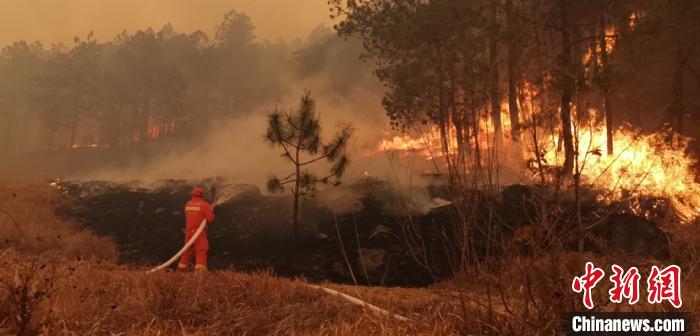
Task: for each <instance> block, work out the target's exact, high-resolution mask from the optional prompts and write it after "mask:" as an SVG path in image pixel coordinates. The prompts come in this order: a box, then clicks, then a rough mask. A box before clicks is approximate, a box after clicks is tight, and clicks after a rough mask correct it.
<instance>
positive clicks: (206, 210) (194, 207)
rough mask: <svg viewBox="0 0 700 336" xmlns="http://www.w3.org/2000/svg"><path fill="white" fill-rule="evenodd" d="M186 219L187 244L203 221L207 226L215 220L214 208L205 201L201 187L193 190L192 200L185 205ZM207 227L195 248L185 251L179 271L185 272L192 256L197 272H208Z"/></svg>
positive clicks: (196, 242)
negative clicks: (205, 221)
mask: <svg viewBox="0 0 700 336" xmlns="http://www.w3.org/2000/svg"><path fill="white" fill-rule="evenodd" d="M185 218H186V219H187V225H186V227H185V243H187V242H188V241H189V240H190V238H192V236H194V233H195V232H197V229H199V225H200V224H201V223H202V220H204V219H206V220H207V224H209V223H211V222H212V221H213V220H214V208H213V207H212V206H211V204H209V203H207V201H205V200H204V190H202V188H200V187H196V188H194V189H193V190H192V199H191V200H190V201H189V202H187V204H185ZM208 229H209V228H208V227H206V228H205V229H204V232H202V234H201V235H200V236H199V238H197V240H196V241H195V242H194V245H193V247H194V248H189V249H188V250H187V251H185V254H183V255H182V258H181V259H180V264H179V265H178V266H177V268H178V270H185V269H187V266H188V265H189V264H190V260H192V254H194V258H195V266H194V269H195V270H196V271H206V270H207V251H208V250H209V241H208V240H207V230H208Z"/></svg>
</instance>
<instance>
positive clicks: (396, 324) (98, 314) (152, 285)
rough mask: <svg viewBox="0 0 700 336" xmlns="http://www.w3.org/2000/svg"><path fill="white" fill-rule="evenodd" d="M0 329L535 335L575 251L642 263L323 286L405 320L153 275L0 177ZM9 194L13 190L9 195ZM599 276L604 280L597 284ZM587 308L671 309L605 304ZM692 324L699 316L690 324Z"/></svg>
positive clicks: (269, 289)
mask: <svg viewBox="0 0 700 336" xmlns="http://www.w3.org/2000/svg"><path fill="white" fill-rule="evenodd" d="M0 182H1V183H2V185H0V201H2V198H3V197H4V195H9V194H11V193H13V192H14V193H16V195H17V196H16V197H12V198H11V200H7V201H5V203H3V204H2V207H1V208H0V209H3V210H6V211H8V212H10V213H11V214H12V215H13V217H14V219H15V221H16V222H17V225H19V227H20V229H18V228H17V227H16V226H15V224H14V223H13V222H12V221H11V220H9V219H8V218H3V219H0V230H2V232H4V233H7V234H6V235H5V237H6V238H5V241H4V242H0V244H1V245H0V335H4V334H12V335H14V334H25V335H38V334H43V335H222V334H223V335H455V334H462V335H465V334H492V335H523V334H525V335H536V334H547V335H551V334H556V333H557V330H558V324H559V318H560V317H561V314H562V313H563V312H566V311H572V310H584V309H583V308H582V306H581V303H580V296H578V295H576V294H574V293H573V292H572V291H571V289H570V284H571V278H572V276H573V275H578V274H580V273H581V272H582V270H583V266H582V265H583V263H584V261H585V260H593V261H595V262H596V265H597V266H599V267H603V268H604V269H605V268H607V267H608V265H609V264H610V263H612V262H616V263H618V264H622V265H625V266H632V265H635V266H638V267H639V268H640V270H642V269H644V268H647V265H651V264H652V262H650V261H649V262H646V261H645V262H641V261H639V260H629V261H621V260H611V259H605V258H598V257H595V256H592V255H578V254H574V253H564V252H558V253H555V252H553V251H540V253H539V254H538V255H537V256H536V257H520V256H514V257H512V258H501V259H499V260H494V261H493V262H492V263H490V264H489V265H488V267H489V271H483V269H482V271H478V270H477V269H474V270H472V271H469V272H465V273H464V274H462V275H460V276H459V277H457V278H455V279H454V280H453V281H450V282H446V283H441V284H437V285H435V286H433V287H431V288H415V289H410V288H377V287H360V286H343V285H336V284H324V286H327V287H330V288H333V289H336V290H339V291H341V292H344V293H346V294H349V295H352V296H354V297H357V298H360V299H362V300H365V301H367V302H370V303H372V304H374V305H377V306H379V307H382V308H384V309H387V310H389V311H390V312H392V313H397V314H401V315H403V316H406V317H408V319H409V321H408V322H402V321H398V320H394V319H392V318H388V317H384V316H381V315H378V314H375V313H373V312H370V311H368V310H365V309H364V308H362V307H358V306H355V305H352V304H350V303H347V302H345V301H343V300H341V299H340V298H338V297H335V296H330V295H327V294H325V293H323V292H321V291H318V290H315V289H311V288H309V287H306V286H305V283H306V281H305V280H303V279H298V280H289V279H283V278H278V277H274V276H272V275H271V274H269V273H255V274H244V273H235V272H229V271H222V272H209V273H205V274H198V273H173V272H161V273H155V274H145V273H144V271H145V269H142V268H133V267H125V266H118V265H116V264H115V263H114V260H116V259H115V257H116V252H115V251H116V249H115V248H114V246H113V244H111V243H110V242H109V241H108V240H106V239H103V238H99V237H95V236H93V235H92V234H90V233H89V232H85V231H81V230H79V229H76V227H75V226H74V225H73V224H71V223H67V222H64V221H61V220H59V219H57V218H56V217H55V216H54V213H53V211H54V209H55V208H56V207H57V206H58V205H59V204H60V202H61V199H60V197H59V196H58V195H57V194H56V193H55V192H54V191H53V189H51V188H50V187H49V186H48V182H31V181H30V182H26V181H25V182H7V181H0ZM10 197H11V196H10ZM677 230H679V232H675V233H673V236H674V237H676V238H675V239H674V240H673V246H672V248H673V255H674V260H673V262H675V263H678V264H680V265H681V266H682V267H683V271H684V279H683V300H684V306H683V310H684V311H700V297H699V294H698V293H699V292H700V291H699V290H700V280H699V279H698V274H699V273H700V267H697V266H698V263H699V262H698V259H697V255H698V254H697V249H698V246H700V244H698V242H700V238H699V237H698V233H697V232H696V231H697V230H696V229H694V228H692V227H684V228H677ZM601 284H603V283H601ZM605 286H606V285H601V286H600V288H596V293H597V294H596V295H597V296H596V302H597V303H599V304H600V306H599V307H598V308H597V310H605V311H614V310H628V311H629V310H635V311H664V310H671V308H670V307H669V306H667V305H646V304H637V305H635V306H629V305H614V304H607V303H606V300H607V298H606V295H605V294H606V293H607V288H606V287H605ZM696 324H697V321H696Z"/></svg>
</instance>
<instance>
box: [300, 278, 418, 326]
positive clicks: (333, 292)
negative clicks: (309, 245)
mask: <svg viewBox="0 0 700 336" xmlns="http://www.w3.org/2000/svg"><path fill="white" fill-rule="evenodd" d="M305 286H306V287H310V288H314V289H320V290H322V291H324V292H326V293H328V294H331V295H335V296H339V297H341V298H342V299H344V300H345V301H348V302H350V303H352V304H356V305H358V306H361V307H365V308H367V309H369V310H371V311H373V312H375V313H378V314H380V315H384V316H387V317H393V318H395V319H397V320H399V321H408V319H407V318H406V317H405V316H401V315H398V314H393V313H390V312H389V311H387V310H384V309H382V308H379V307H377V306H375V305H373V304H371V303H368V302H366V301H362V300H360V299H358V298H355V297H352V296H350V295H347V294H344V293H341V292H339V291H337V290H333V289H330V288H326V287H321V286H317V285H309V284H305Z"/></svg>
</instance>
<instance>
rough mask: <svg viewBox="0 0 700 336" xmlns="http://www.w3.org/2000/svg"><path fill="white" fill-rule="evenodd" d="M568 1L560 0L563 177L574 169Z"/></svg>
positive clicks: (572, 87)
mask: <svg viewBox="0 0 700 336" xmlns="http://www.w3.org/2000/svg"><path fill="white" fill-rule="evenodd" d="M566 2H567V0H559V10H560V15H561V44H562V54H561V60H562V69H561V70H562V71H561V73H562V76H563V78H562V80H561V86H562V87H561V111H560V118H561V128H562V137H563V140H564V166H563V167H562V169H563V171H562V175H563V176H565V175H569V174H571V171H572V170H573V168H574V139H573V132H572V130H571V96H572V95H573V92H574V79H573V76H572V75H571V31H570V29H571V27H570V24H569V12H568V8H567V3H566Z"/></svg>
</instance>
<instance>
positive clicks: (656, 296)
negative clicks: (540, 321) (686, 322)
mask: <svg viewBox="0 0 700 336" xmlns="http://www.w3.org/2000/svg"><path fill="white" fill-rule="evenodd" d="M611 268H612V272H613V274H612V275H611V276H610V282H611V283H612V287H611V288H610V290H609V291H608V294H609V295H610V301H611V302H613V303H622V301H623V300H624V299H627V302H628V303H629V304H635V303H637V302H639V281H640V278H641V275H640V273H639V270H638V269H637V268H636V267H631V268H630V269H629V270H627V272H625V270H624V269H623V268H622V267H620V266H618V265H612V267H611ZM604 276H605V272H604V271H603V270H602V269H600V268H597V267H595V265H593V263H592V262H587V263H586V269H585V274H583V275H581V276H577V277H574V280H573V282H572V283H571V289H573V291H574V292H576V293H582V294H583V305H584V306H585V307H586V308H588V309H593V307H594V304H593V288H595V286H596V285H597V284H598V283H599V282H600V280H602V279H603V277H604ZM647 291H648V296H647V301H648V302H649V303H651V304H655V303H662V302H663V301H668V302H669V303H671V305H673V307H675V308H680V307H681V306H682V305H683V301H682V300H681V268H680V267H678V266H676V265H671V266H668V267H666V268H664V269H662V270H660V269H659V268H658V267H657V266H652V267H651V272H650V273H649V277H648V278H647Z"/></svg>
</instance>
